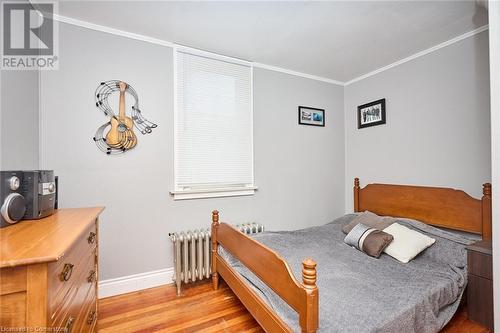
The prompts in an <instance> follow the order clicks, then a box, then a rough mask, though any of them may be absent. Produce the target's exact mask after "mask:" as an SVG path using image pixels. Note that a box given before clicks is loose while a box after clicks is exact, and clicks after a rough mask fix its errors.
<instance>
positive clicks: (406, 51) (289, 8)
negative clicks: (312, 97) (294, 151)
mask: <svg viewBox="0 0 500 333" xmlns="http://www.w3.org/2000/svg"><path fill="white" fill-rule="evenodd" d="M59 13H60V15H63V16H67V17H71V18H76V19H79V20H83V21H88V22H91V23H96V24H100V25H105V26H109V27H113V28H117V29H120V30H125V31H128V32H133V33H137V34H142V35H146V36H149V37H155V38H158V39H163V40H166V41H170V42H174V43H178V44H182V45H186V46H190V47H194V48H199V49H203V50H207V51H211V52H215V53H219V54H223V55H227V56H232V57H237V58H241V59H245V60H249V61H252V62H258V63H263V64H266V65H271V66H277V67H282V68H286V69H289V70H293V71H298V72H303V73H307V74H311V75H317V76H321V77H325V78H329V79H333V80H338V81H349V80H351V79H353V78H356V77H358V76H360V75H363V74H366V73H368V72H371V71H373V70H376V69H378V68H380V67H383V66H386V65H388V64H391V63H393V62H395V61H398V60H400V59H403V58H405V57H408V56H410V55H412V54H414V53H417V52H419V51H422V50H424V49H427V48H429V47H432V46H434V45H437V44H439V43H442V42H444V41H447V40H449V39H452V38H454V37H456V36H459V35H461V34H464V33H466V32H469V31H471V30H474V29H476V28H479V27H481V26H484V25H485V24H487V17H488V13H487V10H486V9H485V8H483V7H480V6H478V5H477V4H476V3H475V2H474V1H408V0H406V1H329V2H313V1H290V2H285V1H280V2H277V1H276V2H267V1H255V2H250V1H232V2H205V1H204V2H164V1H147V2H145V1H67V2H60V3H59Z"/></svg>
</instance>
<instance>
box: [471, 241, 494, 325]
mask: <svg viewBox="0 0 500 333" xmlns="http://www.w3.org/2000/svg"><path fill="white" fill-rule="evenodd" d="M491 252H492V251H491V241H488V240H482V241H480V242H477V243H474V244H472V245H470V246H468V247H467V267H468V271H469V283H468V285H467V309H468V312H469V319H471V320H473V321H475V322H478V323H480V324H481V325H483V326H486V327H487V328H488V329H490V330H491V331H493V265H492V254H491Z"/></svg>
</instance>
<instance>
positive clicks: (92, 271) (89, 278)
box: [87, 270, 96, 283]
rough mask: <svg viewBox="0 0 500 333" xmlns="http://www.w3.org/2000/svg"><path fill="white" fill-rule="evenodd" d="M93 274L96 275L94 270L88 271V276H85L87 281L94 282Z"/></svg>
mask: <svg viewBox="0 0 500 333" xmlns="http://www.w3.org/2000/svg"><path fill="white" fill-rule="evenodd" d="M95 276H96V272H95V271H94V270H91V271H90V273H89V276H88V277H87V281H88V282H89V283H92V282H94V280H95Z"/></svg>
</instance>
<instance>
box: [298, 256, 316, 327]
mask: <svg viewBox="0 0 500 333" xmlns="http://www.w3.org/2000/svg"><path fill="white" fill-rule="evenodd" d="M302 284H303V286H304V289H305V291H306V305H305V309H303V310H304V311H303V312H300V318H299V319H300V327H301V330H302V332H303V333H313V332H316V330H317V329H318V325H319V295H318V287H317V286H316V262H315V261H314V260H312V259H310V258H307V259H305V260H304V261H302Z"/></svg>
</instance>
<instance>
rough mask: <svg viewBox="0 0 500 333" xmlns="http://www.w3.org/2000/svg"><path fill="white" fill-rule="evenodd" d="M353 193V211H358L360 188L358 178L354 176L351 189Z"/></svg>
mask: <svg viewBox="0 0 500 333" xmlns="http://www.w3.org/2000/svg"><path fill="white" fill-rule="evenodd" d="M353 190H354V191H353V193H354V211H355V212H359V191H360V188H359V178H358V177H356V178H354V189H353Z"/></svg>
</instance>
